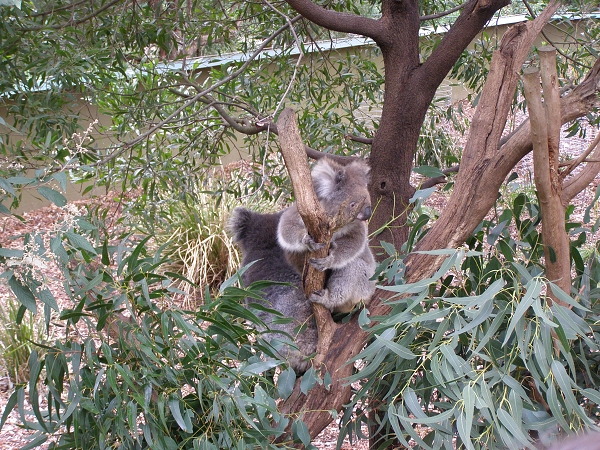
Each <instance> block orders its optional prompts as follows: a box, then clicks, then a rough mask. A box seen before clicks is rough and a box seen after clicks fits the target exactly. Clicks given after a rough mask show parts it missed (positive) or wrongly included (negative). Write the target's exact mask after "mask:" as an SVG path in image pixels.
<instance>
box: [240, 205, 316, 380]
mask: <svg viewBox="0 0 600 450" xmlns="http://www.w3.org/2000/svg"><path fill="white" fill-rule="evenodd" d="M280 218H281V212H279V213H277V214H260V213H256V212H253V211H250V210H248V209H246V208H241V207H240V208H235V209H234V210H233V212H232V214H231V217H230V218H229V222H228V228H229V231H230V232H231V234H232V236H233V240H234V242H235V243H237V244H238V245H239V247H240V248H241V250H242V265H244V266H245V265H247V264H249V263H251V262H253V261H255V262H254V264H252V265H251V266H250V267H249V268H248V269H247V270H246V271H245V272H244V273H243V274H242V281H243V282H244V285H246V286H247V285H250V284H251V283H253V282H255V281H260V280H270V281H278V282H286V283H291V286H287V285H286V286H282V285H272V286H268V287H267V288H265V289H264V291H263V293H264V296H263V299H264V300H263V301H262V302H260V303H262V304H263V305H264V306H266V307H268V308H270V309H274V310H276V311H278V312H279V313H281V314H282V315H283V316H284V317H289V318H291V319H293V320H292V321H290V322H286V323H279V322H280V321H281V320H277V319H281V317H280V316H277V315H275V314H273V313H269V312H267V311H259V312H258V313H257V315H258V317H259V318H260V319H261V320H262V321H263V322H264V323H265V325H267V326H268V327H269V328H270V329H272V330H279V331H281V332H282V333H281V334H279V333H273V334H271V335H270V336H269V338H268V340H269V341H273V340H274V339H288V340H289V339H290V338H289V337H288V336H286V335H285V334H287V335H289V336H291V337H292V339H293V340H294V342H295V344H296V347H297V348H291V347H290V346H288V345H285V346H283V347H282V348H281V349H280V350H279V353H280V355H281V356H282V357H283V358H284V359H286V360H287V361H288V362H289V364H290V367H292V369H294V371H295V372H296V373H298V374H302V373H304V372H306V371H307V370H308V369H309V367H310V365H311V362H310V359H309V357H310V356H311V355H312V354H313V353H315V352H316V350H317V340H318V334H317V326H316V323H315V319H314V316H313V312H312V306H311V304H310V301H309V300H308V299H307V298H306V296H305V295H304V291H303V289H302V277H301V276H300V275H299V274H298V272H297V271H296V270H295V269H294V268H293V267H292V266H291V265H290V264H289V263H288V261H287V259H286V257H285V254H284V252H283V249H282V248H281V247H280V246H279V244H278V242H277V225H278V223H279V220H280ZM252 301H253V302H257V300H256V299H252ZM249 302H250V299H248V298H247V299H246V303H249ZM300 328H301V330H300V331H298V330H299V329H300ZM284 333H285V334H284Z"/></svg>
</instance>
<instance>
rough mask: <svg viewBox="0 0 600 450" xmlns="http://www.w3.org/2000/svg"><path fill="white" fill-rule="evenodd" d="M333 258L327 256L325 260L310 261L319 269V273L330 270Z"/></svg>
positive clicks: (313, 259)
mask: <svg viewBox="0 0 600 450" xmlns="http://www.w3.org/2000/svg"><path fill="white" fill-rule="evenodd" d="M331 259H332V258H331V257H330V256H326V257H325V258H311V259H310V260H309V262H310V265H311V266H313V267H314V268H315V269H317V270H318V271H319V272H323V271H325V270H327V269H329V268H330V265H331Z"/></svg>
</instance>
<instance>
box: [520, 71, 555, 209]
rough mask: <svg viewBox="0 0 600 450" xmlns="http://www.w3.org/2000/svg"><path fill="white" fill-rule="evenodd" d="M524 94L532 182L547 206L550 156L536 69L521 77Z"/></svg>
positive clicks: (549, 189)
mask: <svg viewBox="0 0 600 450" xmlns="http://www.w3.org/2000/svg"><path fill="white" fill-rule="evenodd" d="M523 83H524V88H525V89H524V93H525V98H526V99H527V109H528V110H529V120H530V121H531V124H532V127H531V141H532V143H533V168H534V180H535V186H536V188H537V191H538V194H539V197H540V203H542V204H543V205H546V204H548V203H549V202H550V201H551V198H552V190H551V188H550V187H551V185H552V181H551V176H550V166H551V162H550V155H549V151H548V127H547V126H546V111H545V109H544V105H542V95H541V92H540V71H539V69H538V68H537V67H531V68H528V69H525V71H524V75H523Z"/></svg>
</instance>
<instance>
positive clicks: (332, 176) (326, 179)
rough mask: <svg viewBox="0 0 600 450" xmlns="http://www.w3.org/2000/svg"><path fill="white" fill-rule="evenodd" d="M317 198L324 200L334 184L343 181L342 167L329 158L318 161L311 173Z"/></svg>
mask: <svg viewBox="0 0 600 450" xmlns="http://www.w3.org/2000/svg"><path fill="white" fill-rule="evenodd" d="M311 175H312V179H313V185H314V187H315V192H316V194H317V197H319V198H324V197H327V196H328V195H329V193H330V192H332V191H333V190H334V189H335V187H336V184H338V183H340V182H341V181H343V180H344V178H345V176H346V171H345V170H344V167H343V166H341V165H339V164H338V163H336V162H335V161H333V160H331V159H329V158H322V159H320V160H319V161H318V162H317V164H315V166H314V167H313V170H312V171H311Z"/></svg>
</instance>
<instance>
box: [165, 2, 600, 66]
mask: <svg viewBox="0 0 600 450" xmlns="http://www.w3.org/2000/svg"><path fill="white" fill-rule="evenodd" d="M583 18H586V19H589V18H594V19H598V18H600V13H593V14H585V15H577V16H573V15H567V14H557V15H554V16H553V17H552V20H554V21H560V20H565V19H568V20H581V19H583ZM528 20H530V18H529V17H528V16H526V15H524V14H519V15H513V16H500V17H496V18H493V19H492V20H490V21H489V22H488V25H487V27H486V28H491V27H498V26H508V25H514V24H516V23H520V22H526V21H528ZM449 29H450V25H440V26H436V27H433V26H425V27H421V29H420V30H419V36H429V35H431V34H443V33H446V32H447V31H448V30H449ZM372 45H375V42H374V41H373V40H372V39H370V38H365V37H363V36H355V37H348V38H342V39H333V40H328V41H320V42H318V43H313V42H311V43H307V44H305V45H304V53H312V52H317V51H323V50H325V51H331V50H343V49H346V48H354V47H364V46H372ZM254 51H255V50H252V51H249V52H247V53H243V52H235V53H227V54H222V55H212V56H201V57H197V58H186V59H185V60H181V61H173V62H169V63H160V64H157V65H156V67H155V68H156V70H158V71H171V70H184V69H185V70H190V69H194V70H201V69H208V68H210V67H218V66H222V65H227V64H230V63H234V62H243V61H246V60H247V59H248V58H249V56H250V55H251V54H252V53H253V52H254ZM282 53H283V51H282V49H272V48H270V49H266V50H264V51H263V52H262V53H261V54H260V56H258V58H273V57H277V56H279V55H281V54H282ZM287 54H288V55H289V56H297V55H299V54H300V51H299V49H298V48H297V47H295V48H293V49H291V50H288V51H287Z"/></svg>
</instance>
